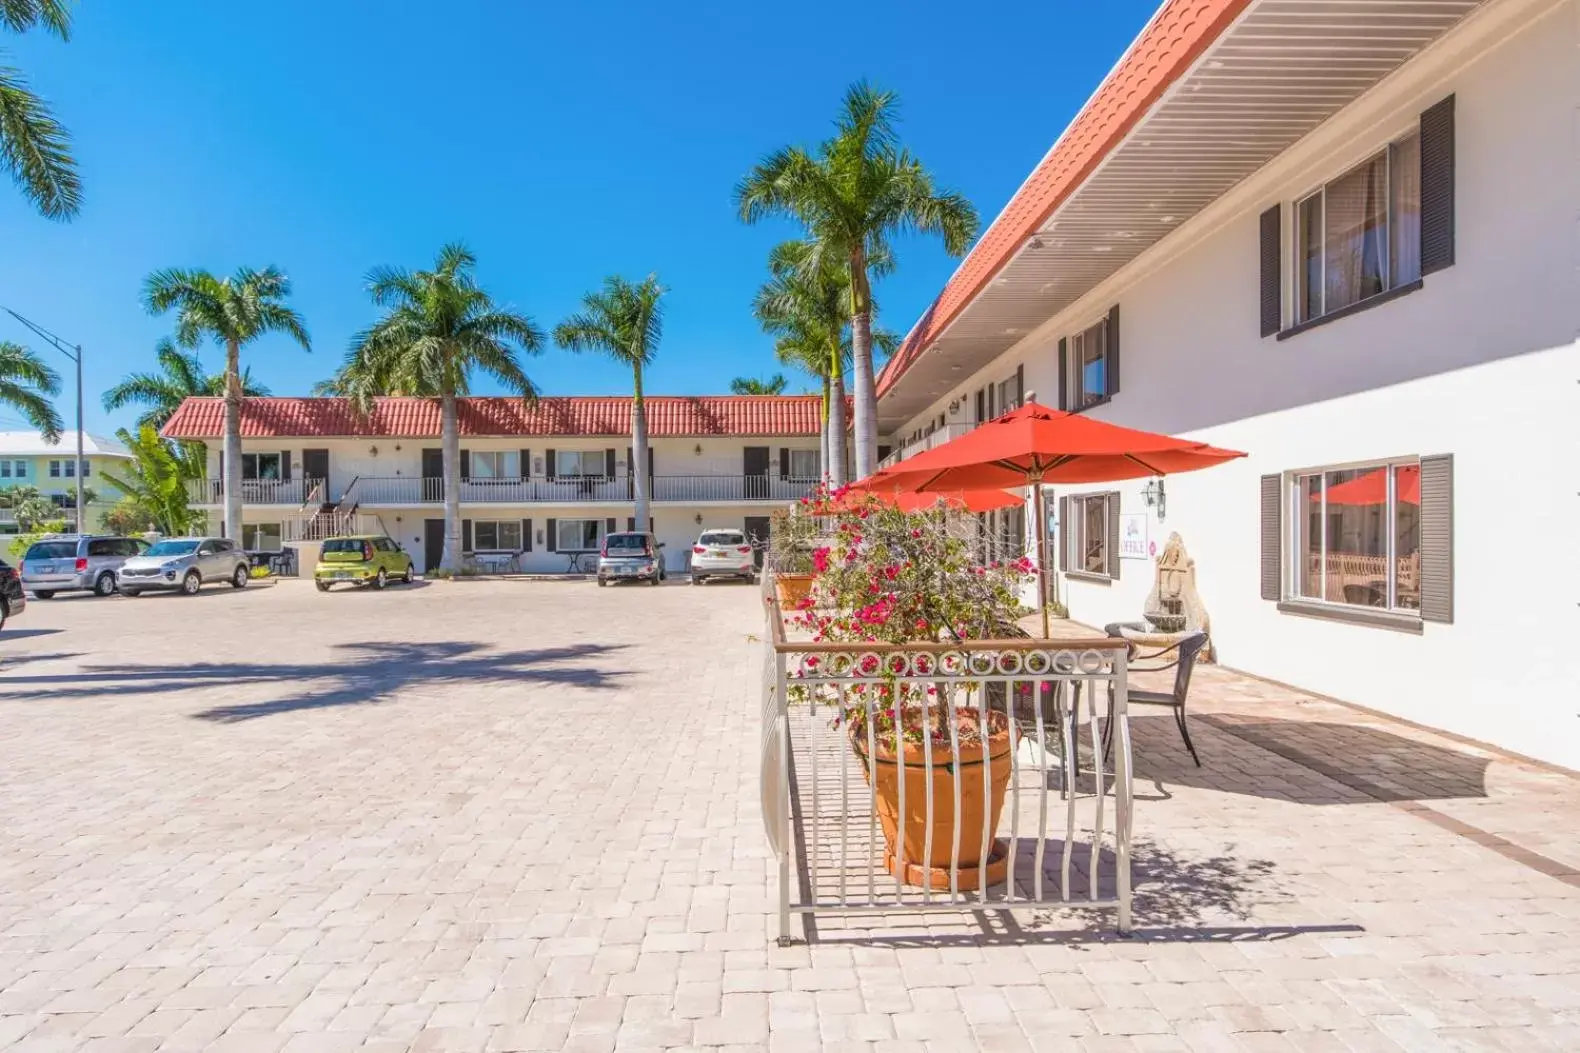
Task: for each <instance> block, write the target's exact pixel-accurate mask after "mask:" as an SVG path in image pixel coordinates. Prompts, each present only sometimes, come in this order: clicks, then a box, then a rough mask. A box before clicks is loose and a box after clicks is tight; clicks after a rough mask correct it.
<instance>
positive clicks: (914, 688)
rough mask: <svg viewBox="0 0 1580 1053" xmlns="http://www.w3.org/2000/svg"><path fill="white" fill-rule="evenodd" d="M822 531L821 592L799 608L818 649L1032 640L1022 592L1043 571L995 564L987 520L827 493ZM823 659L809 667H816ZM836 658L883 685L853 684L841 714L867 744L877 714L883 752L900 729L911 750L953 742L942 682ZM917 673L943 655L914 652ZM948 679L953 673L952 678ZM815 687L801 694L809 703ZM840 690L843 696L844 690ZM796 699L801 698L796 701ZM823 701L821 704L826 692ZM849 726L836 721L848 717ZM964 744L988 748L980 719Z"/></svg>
mask: <svg viewBox="0 0 1580 1053" xmlns="http://www.w3.org/2000/svg"><path fill="white" fill-rule="evenodd" d="M809 509H810V510H811V511H814V512H816V513H817V514H818V517H819V520H820V522H821V524H822V530H821V532H820V533H819V535H818V538H817V540H816V543H815V544H814V545H813V546H812V549H811V562H812V565H813V569H814V573H815V575H816V578H815V581H814V584H813V596H812V598H811V599H809V600H807V601H805V603H804V604H803V605H802V609H800V610H798V611H794V612H787V613H789V615H790V618H791V624H792V625H793V626H794V627H795V628H797V629H800V630H802V631H804V632H805V633H806V634H807V635H808V636H809V637H810V638H811V639H812V640H813V641H814V642H830V643H843V644H852V645H860V644H868V643H883V644H900V645H903V644H911V643H916V642H919V641H926V642H929V643H932V642H948V641H967V640H989V639H1005V638H1010V637H1019V636H1024V635H1025V634H1024V632H1023V631H1022V630H1020V629H1019V627H1018V626H1017V625H1016V624H1015V623H1016V620H1017V619H1018V618H1019V617H1021V616H1022V615H1023V614H1024V613H1026V612H1025V609H1024V608H1023V606H1022V604H1021V601H1020V593H1021V589H1022V586H1024V584H1025V583H1026V582H1027V580H1028V578H1029V577H1030V576H1031V574H1032V573H1033V570H1034V566H1033V564H1032V562H1031V560H1030V559H1027V558H1026V557H1025V556H1024V555H1022V556H1020V557H1019V558H1017V559H1014V560H1009V561H1002V560H992V561H987V562H984V561H983V560H982V559H981V554H980V546H979V543H978V541H977V538H976V519H975V517H974V516H971V515H969V514H963V513H960V512H951V511H949V510H948V509H947V508H946V507H945V506H944V505H939V506H937V507H935V508H931V509H927V510H924V511H917V512H903V511H901V510H899V509H898V508H896V507H894V506H893V505H891V504H889V503H888V502H884V501H881V500H878V499H876V498H874V497H872V496H871V495H867V494H862V493H860V492H854V491H848V490H838V491H833V492H824V493H820V494H818V495H816V496H814V497H813V498H812V499H811V502H810V505H809ZM819 657H820V656H816V655H810V656H808V657H807V658H806V659H805V660H804V664H806V665H807V666H808V668H810V669H814V670H815V669H816V667H817V662H818V660H819ZM821 657H822V658H823V659H824V660H829V661H843V662H846V663H855V664H857V665H859V670H858V674H859V675H863V676H871V677H873V678H874V679H873V681H871V682H863V683H857V684H852V685H848V686H847V687H846V689H845V695H844V706H843V710H844V711H843V713H842V714H841V717H842V718H843V719H844V720H846V721H849V722H851V724H852V725H853V726H854V727H855V728H856V729H857V733H858V735H859V736H861V737H863V738H864V737H865V732H866V722H867V716H868V709H869V708H871V709H872V710H873V713H872V716H873V723H874V729H875V731H876V733H877V736H878V743H879V748H880V749H885V748H886V749H888V750H891V751H892V750H893V749H894V747H895V745H896V727H897V726H900V734H901V735H902V736H903V739H904V741H905V742H907V743H909V744H911V745H921V744H922V743H924V742H931V743H932V744H933V745H935V746H937V745H945V746H946V745H948V744H949V742H950V741H951V733H950V726H949V720H948V719H947V718H946V716H945V712H946V709H947V707H946V706H944V705H941V704H938V702H937V699H936V692H937V691H938V690H939V688H938V687H936V686H934V685H933V684H922V683H918V682H916V681H908V682H902V681H901V680H900V678H899V677H898V675H897V674H896V673H895V671H894V669H893V668H891V667H890V665H889V664H888V663H886V662H885V661H884V660H883V659H881V658H880V657H878V656H877V655H873V654H866V655H864V656H863V655H862V652H861V651H860V648H859V646H857V647H852V648H851V652H850V654H849V655H848V656H847V655H844V654H841V655H837V656H821ZM909 657H910V659H911V661H912V663H913V665H912V668H913V670H914V672H917V673H922V674H923V675H926V673H927V671H928V664H929V663H931V662H933V661H934V658H933V657H932V656H931V655H928V654H925V653H922V654H918V653H915V652H911V653H910V654H909ZM941 672H942V671H941ZM809 689H810V685H807V684H802V685H798V687H797V688H796V689H793V692H796V693H799V695H800V697H801V698H802V699H803V700H804V699H806V698H807V697H808V695H807V691H808V690H809ZM822 690H826V691H827V692H828V697H829V698H830V699H831V700H832V699H833V698H835V697H836V694H837V693H835V692H833V691H832V689H831V688H829V689H822ZM792 697H794V693H793V696H792ZM820 697H821V696H820ZM838 719H839V718H836V720H838ZM955 725H956V733H957V734H958V735H959V736H960V742H961V744H962V745H968V744H970V743H971V742H972V741H973V740H976V741H980V739H979V738H978V736H979V732H980V729H979V726H978V720H977V715H976V713H975V711H971V710H967V711H961V712H959V713H957V715H956V718H955Z"/></svg>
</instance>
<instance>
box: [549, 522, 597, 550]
mask: <svg viewBox="0 0 1580 1053" xmlns="http://www.w3.org/2000/svg"><path fill="white" fill-rule="evenodd" d="M603 534H604V521H603V520H602V519H561V520H559V521H558V522H556V523H555V524H554V539H555V546H554V547H555V548H557V549H558V550H559V551H561V552H590V551H592V550H594V549H596V548H598V546H599V545H600V544H602V542H603Z"/></svg>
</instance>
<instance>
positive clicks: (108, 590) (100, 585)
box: [93, 570, 115, 596]
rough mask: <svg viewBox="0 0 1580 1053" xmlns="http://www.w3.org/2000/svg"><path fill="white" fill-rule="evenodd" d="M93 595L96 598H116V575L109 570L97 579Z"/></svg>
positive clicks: (94, 580) (95, 579) (94, 581)
mask: <svg viewBox="0 0 1580 1053" xmlns="http://www.w3.org/2000/svg"><path fill="white" fill-rule="evenodd" d="M93 594H94V595H95V596H114V595H115V574H114V573H113V572H111V571H108V570H107V571H105V572H104V573H103V574H100V575H99V576H98V577H97V578H94V579H93Z"/></svg>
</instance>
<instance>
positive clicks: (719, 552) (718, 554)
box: [708, 548, 729, 559]
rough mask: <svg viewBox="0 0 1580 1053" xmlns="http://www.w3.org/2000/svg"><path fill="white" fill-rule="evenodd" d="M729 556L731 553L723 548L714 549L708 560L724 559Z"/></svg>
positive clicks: (710, 552)
mask: <svg viewBox="0 0 1580 1053" xmlns="http://www.w3.org/2000/svg"><path fill="white" fill-rule="evenodd" d="M728 555H729V553H728V552H726V551H724V550H723V549H722V548H716V549H713V550H711V551H709V553H708V558H709V559H723V558H724V557H725V556H728Z"/></svg>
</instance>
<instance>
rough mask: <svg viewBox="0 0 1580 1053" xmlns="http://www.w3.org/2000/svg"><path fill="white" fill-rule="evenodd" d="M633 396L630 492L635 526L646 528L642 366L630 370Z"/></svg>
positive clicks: (645, 460)
mask: <svg viewBox="0 0 1580 1053" xmlns="http://www.w3.org/2000/svg"><path fill="white" fill-rule="evenodd" d="M632 376H633V377H634V379H635V385H634V390H635V396H634V397H633V398H632V399H631V459H632V460H634V461H635V462H636V463H635V464H633V465H631V493H632V495H633V496H634V497H635V498H636V528H637V529H638V530H646V529H647V520H648V493H647V484H648V478H647V403H646V402H644V401H643V399H642V367H641V366H636V367H635V368H634V369H633V370H632Z"/></svg>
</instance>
